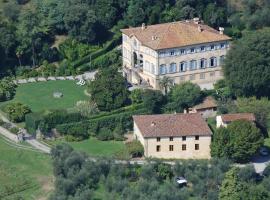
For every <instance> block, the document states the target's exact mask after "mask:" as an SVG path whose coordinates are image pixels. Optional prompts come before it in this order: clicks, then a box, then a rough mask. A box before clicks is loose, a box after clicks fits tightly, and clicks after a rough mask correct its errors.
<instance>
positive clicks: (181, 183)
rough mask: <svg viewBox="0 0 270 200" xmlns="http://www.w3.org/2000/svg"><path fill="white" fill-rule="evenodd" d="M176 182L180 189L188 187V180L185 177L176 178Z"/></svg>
mask: <svg viewBox="0 0 270 200" xmlns="http://www.w3.org/2000/svg"><path fill="white" fill-rule="evenodd" d="M175 181H176V183H177V184H178V185H179V186H180V187H183V186H187V180H186V179H185V178H184V177H181V176H180V177H176V178H175Z"/></svg>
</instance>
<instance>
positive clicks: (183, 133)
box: [133, 113, 212, 159]
mask: <svg viewBox="0 0 270 200" xmlns="http://www.w3.org/2000/svg"><path fill="white" fill-rule="evenodd" d="M133 119H134V139H136V140H138V141H140V143H141V144H142V145H143V147H144V156H145V157H152V158H163V159H209V158H210V157H211V156H210V144H211V136H212V132H211V130H210V128H209V127H208V125H207V123H206V121H205V120H204V119H203V118H202V116H201V114H200V113H193V114H162V115H138V116H133Z"/></svg>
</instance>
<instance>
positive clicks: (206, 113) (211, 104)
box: [189, 96, 217, 118]
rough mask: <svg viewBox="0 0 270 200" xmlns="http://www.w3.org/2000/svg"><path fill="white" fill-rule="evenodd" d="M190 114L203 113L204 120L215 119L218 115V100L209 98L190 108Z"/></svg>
mask: <svg viewBox="0 0 270 200" xmlns="http://www.w3.org/2000/svg"><path fill="white" fill-rule="evenodd" d="M189 113H201V115H202V116H203V118H209V117H215V116H216V114H217V103H216V100H215V99H214V98H213V97H211V96H208V97H206V98H205V99H204V100H203V102H202V103H200V104H198V105H196V106H194V107H192V108H190V109H189Z"/></svg>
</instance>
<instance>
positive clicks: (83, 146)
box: [51, 138, 126, 157]
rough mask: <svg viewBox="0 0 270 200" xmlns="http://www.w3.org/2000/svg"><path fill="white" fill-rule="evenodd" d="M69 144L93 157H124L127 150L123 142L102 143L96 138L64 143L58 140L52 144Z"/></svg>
mask: <svg viewBox="0 0 270 200" xmlns="http://www.w3.org/2000/svg"><path fill="white" fill-rule="evenodd" d="M60 143H67V144H69V145H70V146H72V147H73V148H74V149H75V150H78V151H83V152H85V153H87V154H89V155H91V156H98V157H103V156H104V157H113V156H116V155H119V153H121V155H123V153H124V152H125V150H126V146H125V144H124V142H122V141H100V140H97V139H95V138H90V139H88V140H84V141H81V142H64V141H59V140H56V141H55V142H53V143H51V144H53V145H55V144H60Z"/></svg>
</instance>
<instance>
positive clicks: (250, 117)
mask: <svg viewBox="0 0 270 200" xmlns="http://www.w3.org/2000/svg"><path fill="white" fill-rule="evenodd" d="M236 120H247V121H250V122H255V121H256V118H255V116H254V114H253V113H234V114H225V115H219V116H217V117H216V121H217V128H219V127H227V126H228V124H230V123H231V122H233V121H236Z"/></svg>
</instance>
